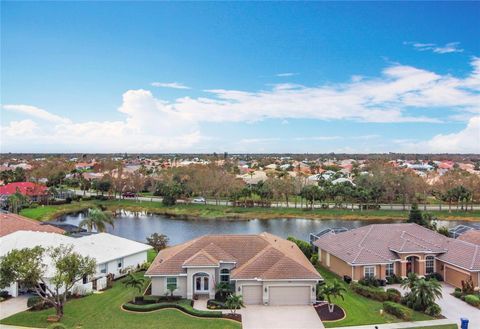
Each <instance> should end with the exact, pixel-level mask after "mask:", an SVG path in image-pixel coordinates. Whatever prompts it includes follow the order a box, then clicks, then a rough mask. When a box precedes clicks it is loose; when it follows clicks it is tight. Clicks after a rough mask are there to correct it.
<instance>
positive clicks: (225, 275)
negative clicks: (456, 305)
mask: <svg viewBox="0 0 480 329" xmlns="http://www.w3.org/2000/svg"><path fill="white" fill-rule="evenodd" d="M220 282H230V270H229V269H228V268H224V269H222V270H221V271H220Z"/></svg>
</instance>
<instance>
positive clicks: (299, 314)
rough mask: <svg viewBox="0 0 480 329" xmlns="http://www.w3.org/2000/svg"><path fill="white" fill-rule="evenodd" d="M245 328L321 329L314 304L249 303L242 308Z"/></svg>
mask: <svg viewBox="0 0 480 329" xmlns="http://www.w3.org/2000/svg"><path fill="white" fill-rule="evenodd" d="M241 313H242V327H243V329H321V328H324V326H323V323H322V321H320V318H319V317H318V315H317V312H316V311H315V309H314V308H313V306H263V305H248V306H247V307H245V308H243V309H241Z"/></svg>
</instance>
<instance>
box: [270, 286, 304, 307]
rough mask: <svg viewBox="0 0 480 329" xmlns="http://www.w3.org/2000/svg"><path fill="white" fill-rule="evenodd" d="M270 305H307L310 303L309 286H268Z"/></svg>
mask: <svg viewBox="0 0 480 329" xmlns="http://www.w3.org/2000/svg"><path fill="white" fill-rule="evenodd" d="M269 290H270V293H269V304H270V305H307V304H310V303H311V302H310V287H292V286H288V287H283V286H281V287H280V286H279V287H270V289H269Z"/></svg>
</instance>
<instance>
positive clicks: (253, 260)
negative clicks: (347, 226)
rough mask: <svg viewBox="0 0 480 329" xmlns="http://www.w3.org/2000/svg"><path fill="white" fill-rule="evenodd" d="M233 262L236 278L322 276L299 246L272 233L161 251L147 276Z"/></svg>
mask: <svg viewBox="0 0 480 329" xmlns="http://www.w3.org/2000/svg"><path fill="white" fill-rule="evenodd" d="M221 262H234V263H235V264H236V266H235V268H234V269H233V270H232V272H231V278H232V280H235V279H255V278H258V279H264V280H268V279H270V280H275V279H277V280H278V279H312V280H320V279H321V276H320V275H319V274H318V272H317V271H316V270H315V268H314V267H313V265H312V264H311V263H310V262H309V260H308V259H307V258H306V257H305V256H304V255H303V253H302V252H301V251H300V249H299V248H298V247H297V245H296V244H294V243H293V242H290V241H288V240H285V239H282V238H279V237H277V236H275V235H272V234H269V233H262V234H259V235H206V236H203V237H200V238H197V239H194V240H190V241H188V242H185V243H183V244H180V245H176V246H173V247H170V248H167V249H164V250H162V251H160V253H159V254H158V255H157V257H156V258H155V260H154V261H153V263H152V265H151V266H150V268H149V269H148V271H147V273H146V274H147V275H178V274H181V273H186V269H185V268H184V267H183V266H202V265H203V266H216V265H219V264H220V263H221Z"/></svg>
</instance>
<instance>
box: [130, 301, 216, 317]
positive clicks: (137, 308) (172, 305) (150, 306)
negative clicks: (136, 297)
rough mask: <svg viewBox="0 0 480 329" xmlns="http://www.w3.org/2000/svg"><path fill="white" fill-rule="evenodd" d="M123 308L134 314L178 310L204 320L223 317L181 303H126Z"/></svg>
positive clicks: (213, 312) (214, 312)
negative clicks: (168, 309)
mask: <svg viewBox="0 0 480 329" xmlns="http://www.w3.org/2000/svg"><path fill="white" fill-rule="evenodd" d="M192 303H193V302H192ZM123 308H124V309H125V310H127V311H133V312H150V311H155V310H161V309H163V308H176V309H178V310H180V311H182V312H185V313H187V314H190V315H193V316H198V317H203V318H221V317H222V312H220V311H200V310H196V309H194V308H193V307H191V306H190V307H187V306H186V305H181V304H179V303H169V302H161V303H155V304H145V305H135V304H132V303H125V304H123Z"/></svg>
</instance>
